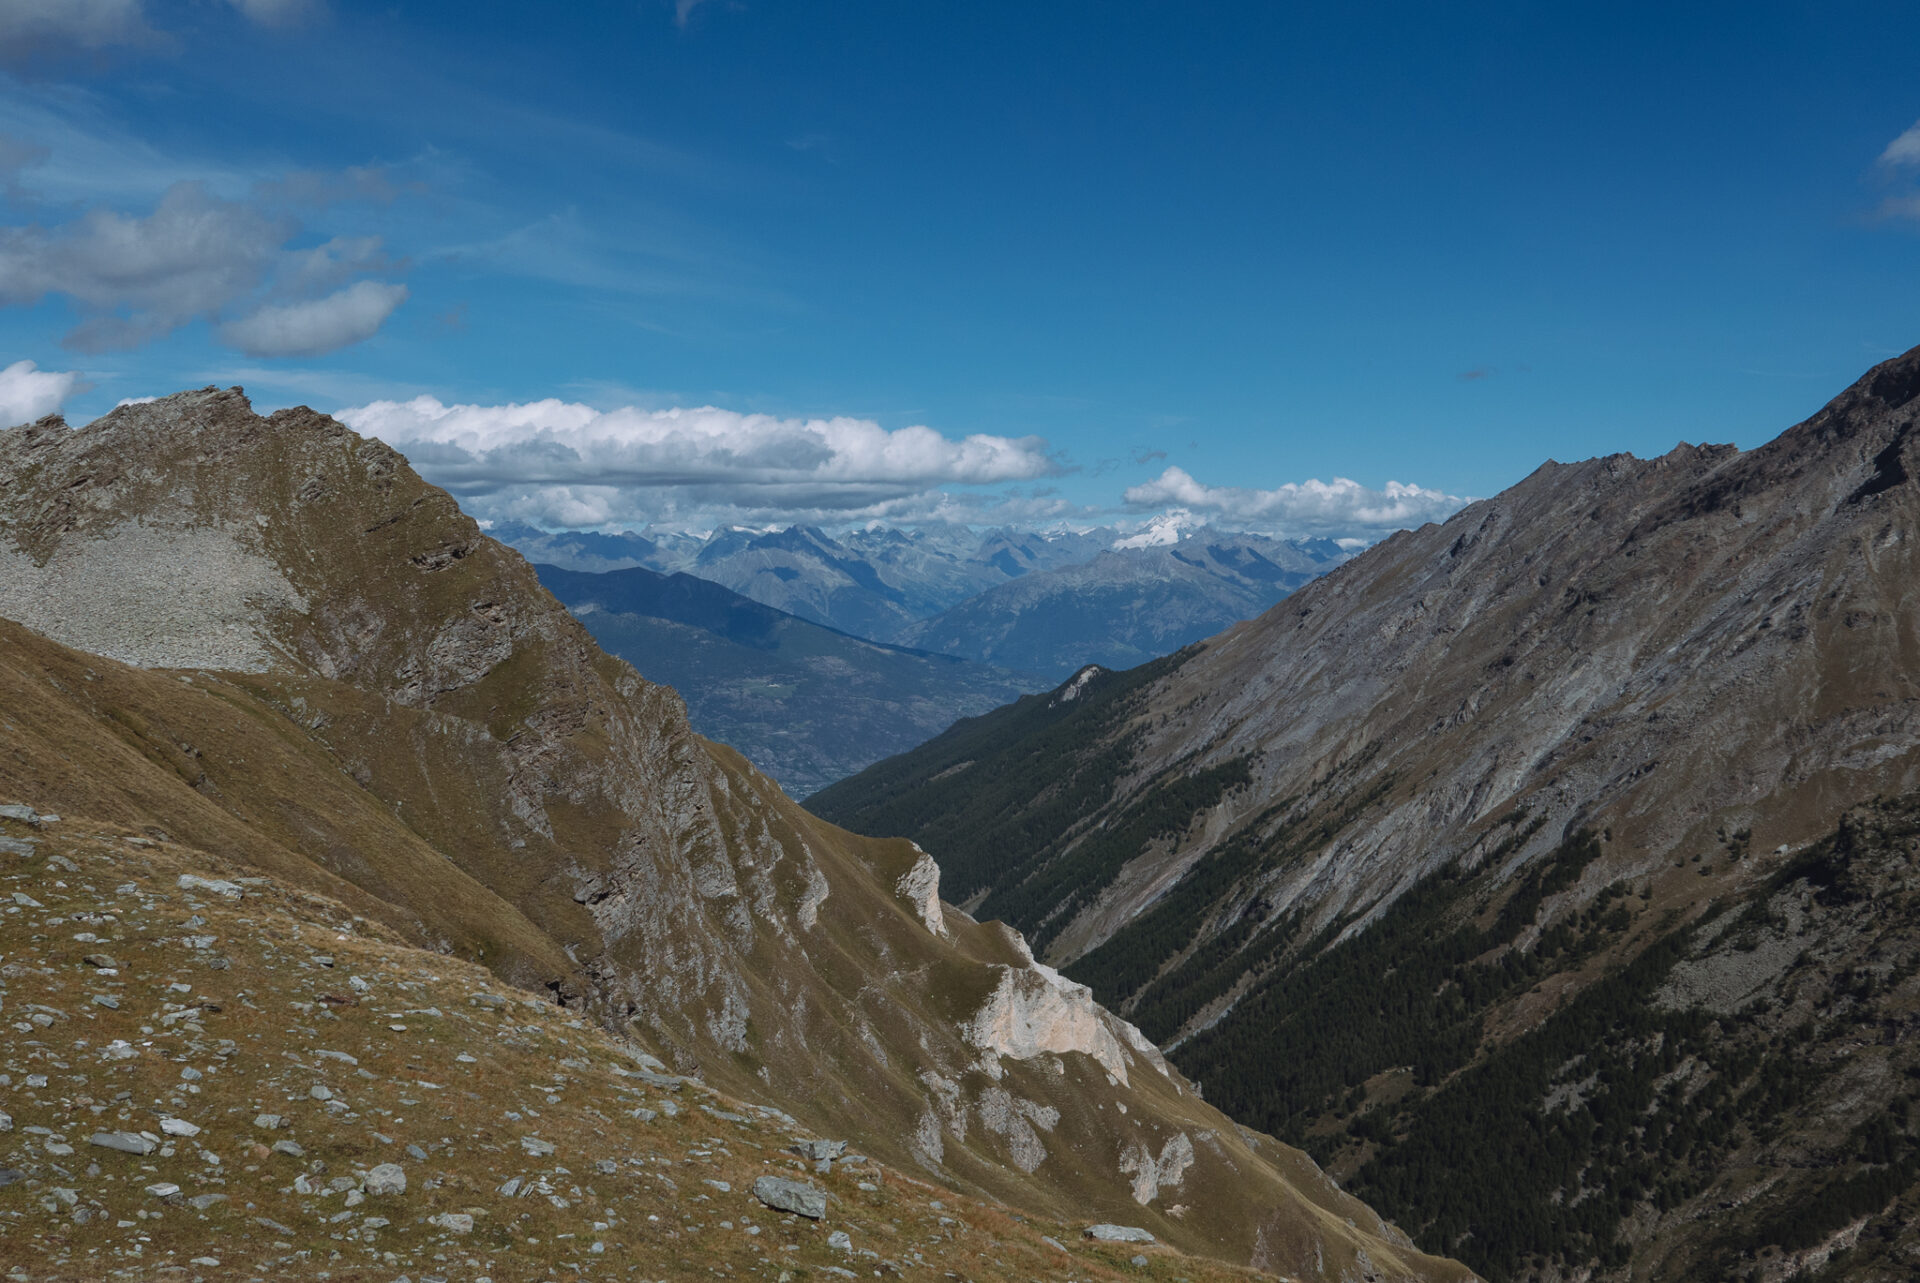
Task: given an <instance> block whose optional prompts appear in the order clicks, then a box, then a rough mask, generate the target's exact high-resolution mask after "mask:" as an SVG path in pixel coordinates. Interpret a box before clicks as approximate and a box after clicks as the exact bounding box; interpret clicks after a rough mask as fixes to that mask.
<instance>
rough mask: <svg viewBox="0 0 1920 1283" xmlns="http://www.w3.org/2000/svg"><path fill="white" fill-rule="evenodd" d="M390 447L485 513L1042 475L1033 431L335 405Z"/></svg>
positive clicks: (549, 407) (735, 510)
mask: <svg viewBox="0 0 1920 1283" xmlns="http://www.w3.org/2000/svg"><path fill="white" fill-rule="evenodd" d="M336 417H338V418H339V419H340V420H341V421H342V422H344V423H346V424H348V425H350V426H352V427H353V428H354V429H356V430H358V431H360V432H364V433H366V434H368V435H370V436H376V437H379V438H380V439H381V440H383V441H385V442H387V443H388V444H389V445H392V446H393V447H394V448H396V449H398V450H400V451H402V452H403V453H405V454H406V455H407V457H408V458H409V459H410V460H411V461H412V462H413V465H414V466H415V467H416V468H418V469H419V470H420V471H421V473H422V474H424V475H425V476H427V477H428V478H429V479H430V480H432V481H434V482H435V483H436V484H438V485H442V486H445V487H446V488H447V489H449V490H451V491H453V492H454V493H456V494H459V495H462V496H463V497H466V498H468V499H469V500H470V501H471V502H473V503H474V504H475V506H476V507H477V508H479V509H481V510H483V511H486V512H487V513H488V514H489V515H501V516H519V517H521V518H522V519H527V520H535V519H538V520H543V521H545V522H548V523H550V524H555V525H566V526H574V527H583V526H599V525H606V524H609V523H617V522H624V521H647V520H661V519H665V518H667V517H681V518H691V517H692V516H694V515H695V514H699V513H708V514H711V513H722V514H733V515H738V514H746V513H763V514H764V513H779V514H782V515H784V516H788V517H795V516H799V515H801V514H809V513H812V514H821V513H832V514H838V515H841V516H843V517H852V516H855V515H864V514H869V513H877V512H880V511H882V510H885V509H887V508H889V507H892V508H893V509H895V510H896V511H897V510H899V509H900V508H901V507H902V506H912V505H913V504H914V503H915V502H921V503H925V502H929V501H930V499H929V496H930V494H931V492H933V491H935V490H937V488H938V487H941V486H947V485H961V486H985V485H1003V484H1007V483H1012V482H1019V481H1028V480H1033V479H1035V478H1040V477H1046V476H1051V475H1054V474H1056V473H1058V472H1060V471H1061V467H1060V465H1059V463H1058V462H1057V461H1056V460H1055V459H1054V458H1053V457H1052V456H1051V455H1050V454H1049V453H1048V452H1047V447H1046V442H1044V441H1042V440H1041V439H1039V438H1038V437H1018V438H1016V437H1001V436H987V435H973V436H967V437H962V438H959V439H955V438H952V437H948V436H945V435H943V434H941V433H939V432H936V431H934V430H933V429H932V428H928V427H918V426H916V427H907V428H897V429H887V428H883V427H881V426H880V425H879V424H877V423H875V422H873V421H872V420H869V419H853V418H832V419H786V418H778V417H776V416H773V415H766V414H741V413H737V412H735V411H732V410H722V409H717V408H715V407H713V406H702V407H699V408H694V409H668V410H642V409H636V408H632V407H628V408H625V409H619V410H608V411H601V410H597V409H594V408H593V407H592V406H587V405H581V404H578V403H573V402H563V401H558V400H546V401H536V402H532V403H528V404H509V405H447V404H444V403H442V402H441V401H439V400H438V399H437V398H434V397H430V396H422V397H415V398H414V399H413V400H411V401H375V402H371V403H369V404H366V405H361V406H357V407H354V408H352V409H348V410H342V411H340V412H339V413H338V415H337V416H336Z"/></svg>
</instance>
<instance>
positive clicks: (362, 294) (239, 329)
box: [219, 281, 407, 357]
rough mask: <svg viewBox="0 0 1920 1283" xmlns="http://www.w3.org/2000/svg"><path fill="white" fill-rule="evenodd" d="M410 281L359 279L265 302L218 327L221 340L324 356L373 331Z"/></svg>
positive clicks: (252, 349)
mask: <svg viewBox="0 0 1920 1283" xmlns="http://www.w3.org/2000/svg"><path fill="white" fill-rule="evenodd" d="M406 301H407V287H406V286H404V285H392V284H388V283H386V282H384V281H357V282H355V283H354V284H352V285H349V286H347V288H346V289H344V290H341V291H339V292H338V293H337V294H329V295H328V296H327V297H325V298H318V299H312V300H309V301H308V302H304V303H283V304H279V305H277V306H270V307H263V308H261V309H260V310H259V311H257V312H255V313H253V314H252V315H251V316H246V317H243V318H241V319H240V320H238V321H229V322H227V323H226V324H225V325H223V326H221V327H220V331H219V332H220V338H221V341H222V342H224V343H226V344H227V345H228V346H229V347H235V348H238V349H240V350H241V351H242V352H244V353H246V354H247V355H248V356H269V357H271V356H321V355H324V354H325V353H328V352H334V351H338V350H339V349H340V348H343V347H348V346H350V345H352V344H354V343H358V342H360V341H361V340H363V339H368V338H371V337H373V334H374V331H376V330H378V329H379V328H380V327H381V326H382V325H383V324H385V323H386V319H387V318H388V317H389V316H392V315H393V310H394V309H395V308H397V307H399V306H400V305H401V304H402V303H404V302H406Z"/></svg>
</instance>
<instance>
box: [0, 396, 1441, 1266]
mask: <svg viewBox="0 0 1920 1283" xmlns="http://www.w3.org/2000/svg"><path fill="white" fill-rule="evenodd" d="M0 616H5V617H8V618H13V619H18V620H19V621H20V622H21V623H22V624H24V625H26V627H18V626H14V625H5V624H0V691H3V692H4V693H0V708H3V709H4V714H0V731H3V732H4V733H5V735H6V736H7V737H8V742H9V750H10V751H8V752H6V753H0V792H4V793H6V794H8V795H10V796H11V797H15V798H18V799H19V800H21V801H24V802H27V803H30V804H32V805H34V806H37V807H39V808H41V809H42V810H56V811H61V812H64V813H67V814H70V815H79V816H86V817H91V818H92V819H95V820H99V821H103V822H110V823H115V824H120V825H123V826H126V827H129V828H151V829H155V830H159V831H161V832H163V833H164V834H166V835H167V836H169V837H173V838H179V839H181V840H182V841H186V842H189V843H191V844H192V845H193V846H195V847H197V848H199V849H201V850H205V851H208V852H211V853H213V854H216V855H220V856H223V857H226V858H231V859H235V860H239V861H244V862H246V863H250V864H253V865H255V866H257V867H260V868H262V869H263V870H266V871H268V872H271V873H272V874H274V875H275V876H278V877H281V878H283V879H286V880H288V881H289V882H291V883H292V884H294V885H298V886H304V887H307V888H309V889H313V890H317V891H321V892H324V893H325V894H328V895H331V896H334V897H336V898H338V899H340V900H342V901H343V902H345V903H347V904H349V905H351V906H352V907H354V909H355V910H356V911H357V912H360V913H363V914H364V915H365V916H367V917H369V918H375V919H378V920H380V921H382V922H384V923H387V924H388V925H390V926H392V927H393V928H394V929H396V930H398V931H400V932H401V933H403V935H404V936H405V937H406V938H407V939H409V940H411V941H413V942H415V943H419V944H424V945H427V946H428V947H432V948H436V949H439V950H441V951H443V952H447V953H452V954H457V955H459V956H462V957H467V958H471V959H476V960H479V961H482V962H484V963H485V964H486V965H488V966H489V967H490V968H492V969H493V970H494V971H495V972H496V973H497V974H499V975H501V976H502V977H503V978H506V979H508V980H510V981H512V982H513V983H515V984H518V985H521V986H522V987H525V988H529V989H533V990H536V991H539V992H544V993H547V994H549V995H550V996H551V997H552V998H553V999H554V1000H555V1001H556V1002H559V1003H561V1004H563V1005H566V1006H568V1007H572V1008H575V1009H577V1010H580V1011H581V1012H583V1013H585V1014H587V1015H589V1016H591V1017H592V1018H593V1019H594V1020H596V1021H598V1022H600V1023H602V1024H604V1025H606V1026H607V1027H609V1028H611V1029H615V1030H618V1031H621V1032H623V1033H625V1034H627V1035H629V1036H632V1037H635V1038H637V1039H639V1040H640V1041H641V1042H642V1043H643V1044H644V1045H645V1046H647V1047H649V1048H650V1049H652V1050H653V1051H655V1052H657V1053H658V1054H659V1055H661V1056H662V1057H663V1058H664V1059H666V1060H668V1061H669V1062H671V1063H673V1064H674V1065H675V1066H676V1067H678V1068H680V1069H682V1070H683V1071H697V1072H699V1073H700V1074H701V1075H702V1076H703V1077H704V1078H705V1079H707V1080H708V1081H710V1082H712V1083H713V1084H714V1085H716V1086H718V1087H722V1088H724V1089H726V1090H728V1091H731V1092H734V1093H735V1094H737V1095H740V1096H743V1097H747V1098H750V1099H758V1100H760V1101H763V1102H765V1103H767V1104H770V1105H774V1106H777V1107H779V1108H782V1109H785V1110H787V1111H788V1112H790V1113H792V1114H793V1115H795V1116H796V1117H798V1118H799V1119H801V1120H802V1121H803V1122H805V1123H806V1124H808V1125H809V1126H811V1127H813V1128H815V1129H816V1130H819V1131H821V1132H829V1133H838V1134H842V1135H848V1136H852V1137H854V1138H856V1139H858V1140H859V1142H860V1143H861V1145H862V1146H863V1147H864V1148H866V1149H868V1151H869V1152H871V1153H874V1154H875V1155H876V1156H878V1157H880V1158H882V1159H884V1160H886V1161H888V1162H890V1163H893V1164H896V1165H899V1166H902V1167H907V1166H919V1167H921V1168H923V1169H925V1170H929V1171H931V1172H933V1173H935V1174H937V1175H938V1176H939V1177H940V1179H942V1180H944V1181H947V1182H949V1183H952V1184H954V1185H956V1186H957V1187H960V1188H963V1189H968V1190H972V1191H976V1192H979V1193H983V1194H986V1195H988V1196H991V1197H995V1198H999V1199H1002V1200H1005V1201H1007V1202H1009V1203H1012V1204H1014V1205H1016V1206H1023V1207H1030V1208H1034V1209H1036V1210H1045V1211H1048V1212H1050V1213H1057V1214H1059V1215H1062V1216H1081V1215H1084V1216H1086V1217H1087V1218H1088V1219H1102V1220H1117V1221H1121V1222H1123V1223H1128V1224H1136V1225H1143V1226H1146V1227H1148V1228H1150V1229H1152V1230H1153V1232H1155V1233H1156V1234H1159V1235H1160V1236H1161V1237H1162V1238H1164V1239H1166V1240H1167V1241H1169V1242H1171V1243H1174V1244H1176V1245H1179V1246H1182V1247H1186V1248H1189V1249H1191V1250H1195V1251H1201V1252H1207V1253H1211V1254H1214V1255H1218V1256H1221V1257H1223V1258H1226V1259H1230V1260H1237V1261H1242V1262H1246V1261H1251V1262H1254V1263H1256V1264H1259V1265H1261V1266H1262V1267H1265V1268H1273V1269H1282V1270H1285V1271H1288V1272H1292V1273H1299V1274H1312V1275H1317V1276H1321V1275H1323V1276H1326V1277H1337V1276H1340V1275H1341V1274H1343V1273H1345V1274H1349V1275H1351V1274H1353V1273H1355V1272H1356V1271H1359V1270H1363V1269H1365V1270H1372V1271H1374V1272H1375V1273H1376V1274H1377V1275H1378V1276H1379V1277H1393V1278H1415V1277H1422V1278H1425V1277H1434V1278H1439V1277H1457V1276H1460V1275H1461V1274H1462V1273H1463V1271H1461V1270H1460V1268H1459V1267H1457V1266H1453V1265H1451V1264H1450V1263H1447V1262H1442V1261H1437V1260H1434V1259H1431V1258H1426V1257H1423V1256H1421V1255H1420V1254H1419V1253H1417V1252H1415V1251H1413V1250H1412V1249H1411V1248H1409V1247H1408V1246H1407V1245H1406V1244H1405V1242H1404V1240H1403V1239H1401V1238H1400V1237H1399V1236H1397V1235H1396V1234H1395V1232H1394V1231H1392V1230H1391V1229H1390V1228H1389V1227H1385V1226H1383V1225H1382V1224H1381V1223H1380V1222H1379V1220H1378V1218H1376V1217H1374V1216H1373V1215H1372V1214H1371V1213H1370V1212H1369V1211H1367V1209H1366V1208H1365V1207H1364V1206H1362V1205H1361V1204H1359V1203H1358V1202H1357V1201H1355V1200H1353V1199H1351V1198H1349V1197H1347V1196H1346V1195H1344V1194H1342V1193H1340V1192H1339V1191H1338V1190H1337V1188H1335V1187H1334V1186H1333V1184H1332V1183H1331V1182H1330V1181H1329V1180H1328V1179H1327V1178H1325V1177H1324V1176H1322V1175H1321V1174H1320V1173H1319V1172H1318V1170H1317V1169H1316V1168H1315V1167H1314V1166H1313V1164H1312V1163H1311V1162H1310V1161H1308V1160H1307V1159H1305V1158H1304V1156H1302V1155H1299V1154H1298V1153H1296V1152H1294V1151H1291V1150H1288V1149H1286V1148H1284V1147H1282V1146H1279V1145H1277V1144H1275V1143H1274V1142H1272V1141H1270V1140H1268V1139H1266V1138H1263V1137H1260V1136H1257V1135H1255V1134H1253V1133H1249V1132H1243V1131H1242V1130H1240V1129H1238V1128H1236V1127H1235V1126H1234V1125H1233V1124H1232V1123H1231V1122H1229V1121H1228V1120H1227V1119H1226V1118H1225V1117H1223V1116H1222V1115H1220V1114H1219V1113H1218V1112H1217V1111H1215V1110H1214V1109H1212V1108H1211V1107H1210V1106H1208V1105H1206V1104H1204V1103H1203V1102H1202V1101H1200V1100H1199V1099H1198V1097H1197V1095H1196V1093H1194V1092H1193V1091H1192V1090H1191V1089H1190V1087H1189V1086H1188V1085H1187V1084H1186V1083H1185V1082H1184V1081H1183V1080H1182V1079H1181V1078H1180V1077H1179V1075H1178V1074H1177V1073H1175V1072H1173V1071H1171V1069H1170V1068H1168V1067H1166V1066H1164V1064H1163V1063H1162V1062H1160V1061H1159V1059H1158V1057H1157V1054H1156V1053H1153V1052H1152V1051H1151V1048H1150V1047H1148V1046H1147V1045H1146V1044H1145V1043H1144V1042H1143V1041H1142V1040H1140V1039H1139V1036H1138V1034H1137V1033H1135V1032H1133V1031H1131V1030H1130V1029H1129V1028H1128V1027H1127V1026H1126V1025H1125V1024H1124V1023H1123V1022H1121V1021H1119V1020H1117V1019H1116V1018H1115V1017H1113V1016H1111V1015H1109V1014H1107V1013H1106V1012H1104V1011H1101V1010H1100V1009H1098V1008H1097V1007H1096V1006H1094V1004H1093V1003H1092V1001H1091V999H1090V997H1089V996H1088V995H1087V994H1086V992H1085V990H1084V989H1080V988H1078V987H1077V986H1072V985H1068V984H1066V983H1064V982H1059V981H1056V980H1055V979H1053V978H1051V977H1049V976H1048V975H1047V974H1046V973H1045V972H1043V971H1041V970H1039V969H1037V968H1035V967H1033V966H1032V965H1031V962H1030V959H1029V957H1028V955H1027V954H1026V952H1025V949H1024V946H1023V945H1022V944H1021V942H1020V941H1019V939H1018V937H1017V936H1016V935H1014V934H1013V933H1011V932H1008V931H1007V930H1006V929H1004V928H1003V927H1001V926H999V925H998V924H993V923H986V924H982V923H976V922H974V921H973V920H972V919H971V918H969V917H967V916H966V915H964V914H962V913H959V912H957V911H955V910H951V909H948V908H945V907H944V906H941V905H940V904H939V899H938V892H937V887H936V886H930V885H929V884H928V875H929V873H930V870H929V869H928V868H927V867H926V866H925V863H924V861H923V860H922V859H921V856H920V853H919V852H918V851H916V850H915V849H914V847H913V846H912V845H911V844H909V843H907V842H904V841H873V840H866V839H860V838H856V837H853V836H852V835H849V834H846V833H844V832H842V831H840V830H838V829H835V828H833V827H832V826H830V825H828V824H825V823H823V822H821V821H819V820H817V819H815V818H814V817H812V816H811V815H809V814H808V813H806V812H805V811H803V810H801V809H800V808H799V807H797V806H796V805H794V804H793V803H792V802H791V801H790V800H789V799H788V798H787V797H786V796H785V795H784V794H783V793H781V792H780V790H779V789H778V788H777V787H775V786H774V785H772V784H771V783H770V782H769V781H767V780H766V779H765V778H764V777H762V776H760V775H759V774H758V773H757V772H755V771H754V770H753V769H752V767H751V766H749V765H748V764H747V763H746V762H745V761H744V760H742V759H741V758H740V757H738V755H736V754H734V753H732V752H731V751H729V750H727V749H725V748H722V747H720V746H717V745H713V744H710V743H708V742H706V741H704V740H702V739H700V738H699V737H697V736H695V735H693V734H692V733H691V732H690V731H689V730H688V728H687V725H686V720H685V714H684V709H683V707H682V706H681V704H680V701H679V700H678V699H677V697H675V696H674V695H673V693H672V692H671V691H668V690H666V689H664V688H661V687H656V686H653V685H650V684H648V683H646V682H644V681H642V680H641V679H640V678H639V677H638V676H637V675H636V674H635V673H634V672H633V671H632V669H630V668H629V667H628V666H626V665H625V664H623V663H621V662H619V661H616V660H613V659H610V658H609V657H607V656H606V655H605V654H603V653H602V652H600V650H599V649H598V648H597V647H595V646H594V644H593V642H592V640H591V638H590V637H589V636H588V635H587V634H586V632H585V630H584V629H582V628H581V627H580V626H579V625H578V623H576V622H575V621H574V620H573V619H572V618H571V617H570V616H569V615H568V614H567V613H566V611H565V610H564V609H562V608H561V607H560V605H559V604H558V603H557V602H556V601H554V599H553V598H552V597H551V596H550V595H549V594H547V593H546V592H545V591H544V590H543V589H541V588H540V586H539V584H538V581H537V580H536V578H535V576H534V574H533V572H532V570H531V568H530V567H528V566H527V565H526V563H525V562H524V561H522V560H521V559H520V558H519V557H518V555H516V554H514V553H512V552H510V551H508V550H506V549H504V548H502V547H501V546H500V545H498V544H496V543H495V542H493V541H492V540H490V539H488V538H486V537H485V535H484V534H482V533H481V532H480V531H479V530H478V528H477V527H476V526H475V525H474V524H473V523H472V522H471V521H469V520H468V519H467V518H465V517H464V516H462V515H461V514H460V513H459V511H458V509H457V507H456V506H455V504H454V503H453V501H452V500H451V499H450V498H449V497H448V496H447V495H446V494H444V493H443V492H441V491H439V490H436V489H434V488H432V487H429V486H427V485H425V484H424V483H423V482H421V481H420V480H419V478H418V477H417V476H415V475H414V474H413V472H412V471H411V470H410V469H409V468H408V467H407V466H406V464H405V462H404V460H402V459H401V458H400V457H399V456H398V455H396V454H395V453H394V452H393V451H391V450H390V449H388V448H387V447H385V446H383V445H380V444H378V443H376V442H371V441H367V440H364V439H362V438H359V437H357V436H355V435H354V434H353V433H351V432H349V431H348V430H347V429H345V428H343V427H342V426H340V425H339V424H337V423H335V422H333V421H332V420H330V419H327V418H325V417H323V416H320V415H318V414H315V413H313V412H312V411H308V410H292V411H284V412H281V413H279V414H276V415H273V416H272V417H270V418H262V417H260V416H257V415H255V414H254V413H253V412H252V410H251V407H250V406H249V405H248V404H247V402H246V400H245V398H244V397H243V396H242V395H241V394H240V393H239V391H238V390H237V389H236V390H227V391H221V390H217V389H206V390H204V391H200V392H192V393H182V394H179V395H177V396H174V397H169V398H166V399H164V400H161V401H157V402H154V403H151V404H147V405H140V406H128V407H123V408H121V409H119V410H116V411H114V412H113V413H112V414H109V415H107V416H106V417H104V418H103V419H101V420H99V421H97V422H95V423H94V424H91V425H89V426H88V427H86V428H84V429H81V430H78V431H74V430H70V429H68V428H67V427H66V426H65V425H64V424H62V423H60V422H59V421H57V420H45V421H42V422H41V423H39V424H35V425H32V426H29V427H25V428H19V429H15V430H13V431H10V432H7V433H4V434H0ZM154 670H187V671H154ZM936 910H937V912H936Z"/></svg>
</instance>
